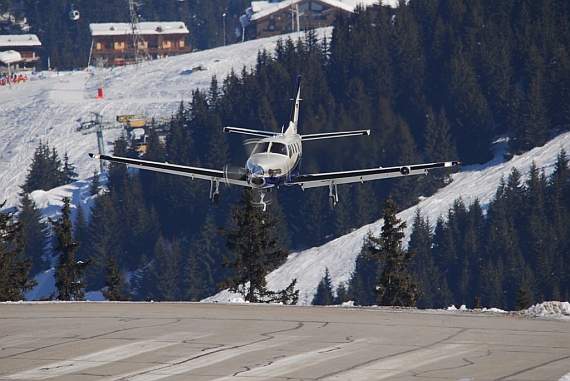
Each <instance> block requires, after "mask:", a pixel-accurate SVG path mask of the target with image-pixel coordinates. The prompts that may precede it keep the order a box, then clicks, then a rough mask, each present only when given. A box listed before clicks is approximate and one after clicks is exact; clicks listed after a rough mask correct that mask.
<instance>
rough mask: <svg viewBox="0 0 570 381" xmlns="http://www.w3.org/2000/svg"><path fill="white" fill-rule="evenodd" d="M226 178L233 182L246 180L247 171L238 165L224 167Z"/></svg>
mask: <svg viewBox="0 0 570 381" xmlns="http://www.w3.org/2000/svg"><path fill="white" fill-rule="evenodd" d="M224 177H225V178H227V179H232V180H245V179H246V177H247V169H245V168H242V167H238V166H237V165H231V164H226V165H224Z"/></svg>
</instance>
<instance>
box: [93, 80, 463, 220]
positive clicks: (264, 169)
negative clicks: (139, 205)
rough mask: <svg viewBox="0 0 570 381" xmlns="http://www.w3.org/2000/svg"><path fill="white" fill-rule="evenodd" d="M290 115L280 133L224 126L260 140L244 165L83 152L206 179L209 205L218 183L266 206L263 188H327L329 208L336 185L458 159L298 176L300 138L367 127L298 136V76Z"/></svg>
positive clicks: (407, 173) (323, 136)
mask: <svg viewBox="0 0 570 381" xmlns="http://www.w3.org/2000/svg"><path fill="white" fill-rule="evenodd" d="M292 101H293V106H292V108H291V116H290V120H289V125H288V128H287V129H286V130H285V131H284V132H283V129H282V132H280V133H279V132H270V131H260V130H252V129H248V128H241V127H230V126H227V127H224V132H227V133H238V134H245V135H252V136H256V137H257V138H261V139H260V140H259V141H258V142H257V143H256V144H255V148H254V149H253V151H252V153H251V155H250V156H249V158H248V159H247V162H246V163H245V167H243V168H239V169H238V170H231V169H229V167H228V166H225V167H224V168H223V169H208V168H199V167H190V166H184V165H177V164H171V163H168V162H165V163H160V162H155V161H148V160H141V159H131V158H126V157H118V156H111V155H102V154H92V153H90V154H89V156H91V157H92V158H95V159H99V160H107V161H111V162H116V163H123V164H126V165H128V166H133V167H135V168H139V169H144V170H150V171H156V172H162V173H170V174H174V175H180V176H186V177H190V178H192V179H202V180H208V181H210V199H212V201H213V202H214V204H215V205H218V204H219V200H220V183H226V184H233V185H239V186H243V187H251V188H253V189H256V190H257V192H258V195H259V201H258V202H255V204H256V205H257V206H260V207H262V208H263V210H264V211H265V210H266V207H267V203H266V202H265V201H264V198H265V195H266V192H267V191H271V190H272V189H274V188H279V187H281V186H294V185H298V186H300V187H301V188H302V189H307V188H315V187H329V208H330V209H333V208H334V206H335V205H336V204H337V203H338V201H339V198H338V189H337V186H338V185H339V184H349V183H363V182H364V181H371V180H380V179H388V178H394V177H406V176H413V175H420V174H427V172H428V170H430V169H434V168H449V167H454V166H457V165H460V164H461V163H460V162H459V161H445V162H436V163H429V164H413V165H402V166H395V167H386V168H383V167H378V168H370V169H357V170H349V171H339V172H327V173H312V174H301V173H300V172H299V170H300V164H301V158H302V155H303V142H306V141H311V140H320V139H331V138H340V137H347V136H363V135H370V130H355V131H342V132H323V133H316V134H307V135H300V134H299V133H298V132H297V125H298V120H299V103H300V101H301V76H300V75H299V76H297V79H296V85H295V93H294V97H293V99H292Z"/></svg>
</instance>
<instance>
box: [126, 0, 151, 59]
mask: <svg viewBox="0 0 570 381" xmlns="http://www.w3.org/2000/svg"><path fill="white" fill-rule="evenodd" d="M127 1H128V3H129V14H130V19H131V20H130V23H131V33H132V37H133V51H134V53H135V64H138V63H139V59H140V60H141V61H142V60H145V59H150V56H149V54H148V51H147V50H146V41H145V40H144V38H143V36H142V35H141V28H140V25H139V16H138V15H137V12H136V11H135V6H138V5H140V4H138V3H136V2H135V1H133V0H127ZM139 43H140V44H141V45H142V48H139Z"/></svg>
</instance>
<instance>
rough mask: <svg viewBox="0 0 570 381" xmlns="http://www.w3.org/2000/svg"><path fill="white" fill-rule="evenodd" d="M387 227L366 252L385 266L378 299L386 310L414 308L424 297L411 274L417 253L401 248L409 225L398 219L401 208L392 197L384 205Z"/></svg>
mask: <svg viewBox="0 0 570 381" xmlns="http://www.w3.org/2000/svg"><path fill="white" fill-rule="evenodd" d="M382 206H383V207H384V209H383V210H382V215H383V217H384V226H383V227H382V234H381V235H380V237H373V236H372V235H368V238H367V239H366V241H365V243H364V246H363V248H362V251H363V253H364V254H365V255H367V256H368V257H369V258H371V259H374V260H376V261H378V263H381V266H380V270H381V272H380V274H379V284H378V286H377V288H376V289H377V293H378V294H377V298H378V300H379V301H380V304H381V305H384V306H406V307H413V306H415V305H416V302H417V301H418V299H419V298H420V297H421V293H420V292H419V291H418V284H417V283H416V282H414V281H412V277H411V275H410V274H409V272H408V268H409V267H410V265H411V260H412V258H413V257H414V255H415V253H414V252H406V251H405V250H403V249H402V248H401V241H402V239H404V229H405V228H406V223H405V222H402V221H401V220H400V219H398V217H397V213H398V205H397V204H396V203H395V202H394V200H393V199H392V197H388V198H387V199H386V200H385V201H384V203H383V204H382Z"/></svg>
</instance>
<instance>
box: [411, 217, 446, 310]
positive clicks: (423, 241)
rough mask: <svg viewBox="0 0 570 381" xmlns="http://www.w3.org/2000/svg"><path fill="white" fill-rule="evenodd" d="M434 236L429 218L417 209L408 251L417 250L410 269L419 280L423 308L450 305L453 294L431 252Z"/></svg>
mask: <svg viewBox="0 0 570 381" xmlns="http://www.w3.org/2000/svg"><path fill="white" fill-rule="evenodd" d="M432 244H433V237H432V233H431V228H430V223H429V219H427V218H426V219H424V218H423V217H422V215H421V212H420V210H419V209H418V210H416V216H415V217H414V221H413V225H412V234H411V235H410V242H409V243H408V251H412V250H413V251H415V253H416V255H415V257H414V259H415V260H414V264H413V265H412V266H411V267H410V271H411V273H412V276H413V277H414V279H416V280H417V281H418V285H419V290H420V291H421V292H422V298H421V299H420V300H419V301H418V307H421V308H444V307H447V306H449V304H450V303H451V301H452V299H453V296H452V294H451V292H450V291H449V287H448V285H447V281H446V279H445V276H444V275H443V274H442V272H441V270H440V269H439V268H438V267H437V266H436V264H435V261H434V259H433V255H432V252H431V247H432Z"/></svg>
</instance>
